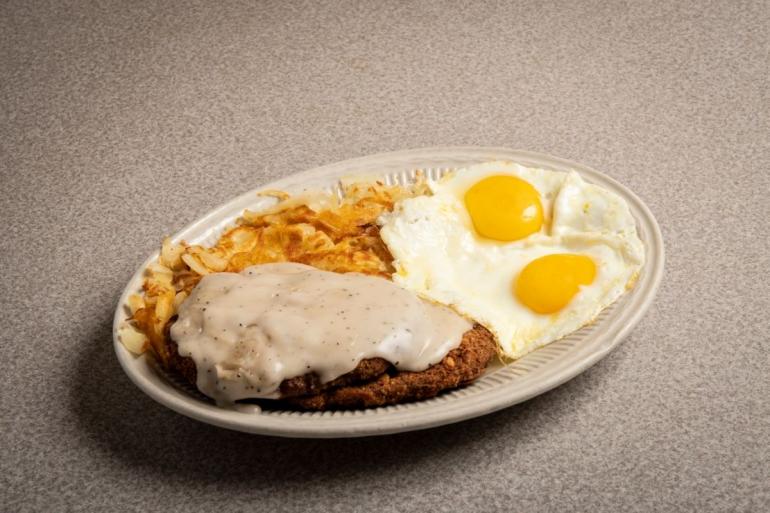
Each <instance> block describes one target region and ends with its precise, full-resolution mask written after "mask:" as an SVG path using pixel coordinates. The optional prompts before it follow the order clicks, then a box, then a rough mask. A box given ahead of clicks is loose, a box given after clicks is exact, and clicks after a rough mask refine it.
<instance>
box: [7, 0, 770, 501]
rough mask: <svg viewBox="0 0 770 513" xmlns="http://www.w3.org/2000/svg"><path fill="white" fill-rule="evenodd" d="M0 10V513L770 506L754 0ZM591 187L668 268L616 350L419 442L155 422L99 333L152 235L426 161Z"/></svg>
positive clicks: (768, 263)
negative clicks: (446, 153)
mask: <svg viewBox="0 0 770 513" xmlns="http://www.w3.org/2000/svg"><path fill="white" fill-rule="evenodd" d="M461 4H466V2H446V3H443V2H414V3H407V2H364V3H361V2H326V3H318V2H306V3H297V2H278V1H276V2H270V1H262V2H222V3H220V2H210V3H208V2H201V3H194V4H193V3H191V4H181V3H174V4H173V5H172V3H167V2H146V3H145V2H106V3H98V4H96V3H93V4H92V3H85V2H83V3H79V2H73V3H70V2H67V3H64V2H50V3H44V2H26V1H10V2H3V4H2V6H0V72H1V75H0V77H1V78H0V102H1V106H2V108H1V109H0V180H1V183H0V185H1V186H2V199H1V200H0V218H1V219H2V221H3V226H4V228H3V232H2V237H0V255H2V267H1V268H0V269H1V270H0V273H1V274H0V276H1V277H2V281H1V282H0V301H1V302H2V305H1V308H0V311H2V329H0V358H1V359H2V371H0V380H1V384H2V393H1V395H0V401H1V406H2V408H1V410H2V426H0V510H3V511H9V512H21V511H76V510H77V511H108V510H110V511H111V510H115V511H151V510H156V511H194V510H209V511H214V510H216V511H221V512H229V511H251V510H254V511H300V510H313V511H338V512H339V511H393V512H403V511H410V510H413V511H653V510H655V511H700V512H703V511H767V510H768V509H770V484H768V468H770V454H769V452H768V451H769V448H770V372H768V368H769V365H768V364H770V358H769V357H768V354H770V313H769V312H770V293H769V287H770V282H769V281H768V271H769V270H770V243H769V242H768V241H770V236H769V235H768V231H770V230H769V229H770V223H769V222H768V219H769V218H770V200H769V199H768V198H769V197H770V143H769V138H768V134H770V116H769V114H770V108H769V106H770V80H769V78H768V77H769V74H768V69H770V38H769V37H768V30H767V28H768V26H770V6H768V3H767V2H762V1H758V2H728V1H723V2H696V1H685V2H671V3H667V2H657V1H649V2H646V1H643V2H615V1H612V2H604V1H580V2H567V1H565V2H550V1H546V2H536V1H531V2H499V3H467V4H468V5H466V6H461ZM439 145H443V146H447V145H484V146H506V147H515V148H522V149H529V150H535V151H540V152H545V153H550V154H554V155H558V156H562V157H565V158H569V159H572V160H577V161H580V162H583V163H585V164H588V165H589V166H592V167H594V168H596V169H599V170H601V171H603V172H605V173H607V174H609V175H611V176H613V177H614V178H616V179H618V180H620V181H621V182H622V183H624V184H625V185H627V186H629V187H630V188H631V189H633V190H634V191H635V192H636V193H637V194H638V195H639V196H640V197H641V198H643V199H644V200H645V201H646V202H647V204H648V205H649V206H650V208H651V209H652V210H653V212H654V214H655V215H656V216H657V218H658V220H659V222H660V225H661V228H662V230H663V234H664V238H665V241H666V249H667V268H666V273H665V277H664V281H663V283H662V286H661V289H660V292H659V295H658V298H657V300H656V301H655V304H654V305H653V307H652V308H651V310H650V311H649V313H648V314H647V316H646V317H645V318H644V320H643V321H642V322H641V324H639V326H638V327H637V328H636V329H635V330H634V331H633V333H632V334H631V336H629V337H628V339H627V340H626V342H625V344H623V345H622V346H621V347H620V348H619V349H618V350H617V351H615V352H613V353H612V354H611V355H610V356H609V357H607V358H606V359H605V360H603V361H602V362H600V363H599V364H597V365H596V366H595V367H593V368H592V369H590V370H589V371H588V372H586V373H584V374H583V375H581V376H579V377H578V378H576V379H574V380H572V381H570V382H569V383H567V384H565V385H563V386H561V387H559V388H558V389H556V390H554V391H552V392H549V393H547V394H544V395H542V396H540V397H538V398H536V399H533V400H531V401H529V402H527V403H525V404H522V405H519V406H516V407H512V408H509V409H507V410H504V411H501V412H498V413H495V414H492V415H489V416H486V417H483V418H479V419H476V420H472V421H468V422H464V423H462V424H459V425H454V426H447V427H443V428H440V429H434V430H429V431H424V432H415V433H409V434H403V435H396V436H388V437H382V438H370V439H356V440H326V441H324V440H284V439H274V438H266V437H259V436H249V435H245V434H240V433H235V432H229V431H225V430H221V429H217V428H214V427H211V426H207V425H204V424H201V423H198V422H195V421H193V420H190V419H188V418H185V417H182V416H180V415H177V414H176V413H173V412H171V411H169V410H167V409H165V408H164V407H162V406H160V405H159V404H156V403H155V402H153V401H152V400H151V399H149V398H148V397H146V396H145V395H144V394H142V393H141V392H140V391H139V390H138V389H137V388H136V387H135V386H134V385H132V384H131V383H130V382H129V380H128V379H127V378H126V376H125V375H124V374H123V373H122V371H121V369H120V367H119V366H118V363H117V361H116V359H115V356H114V354H113V351H112V342H111V333H110V321H111V318H112V314H113V310H114V307H115V305H116V302H117V299H118V296H119V294H120V292H121V290H122V288H123V286H124V284H125V283H126V282H127V280H128V279H129V277H130V276H131V274H132V273H133V272H134V270H135V268H136V267H137V266H138V265H139V264H140V262H141V261H142V260H143V259H144V258H145V256H146V255H147V254H148V253H149V252H150V251H151V250H153V249H154V248H155V247H156V245H157V244H158V241H159V240H160V239H161V237H162V236H163V235H164V234H168V233H171V232H173V231H175V230H177V229H179V228H180V227H182V226H183V225H185V224H186V223H187V222H188V221H190V220H192V219H195V218H197V217H198V216H200V215H201V214H203V213H205V212H206V211H208V210H209V209H211V208H212V207H213V206H215V205H218V204H220V203H223V202H224V201H226V200H228V199H230V198H231V197H233V196H235V195H237V194H239V193H241V192H243V191H245V190H248V189H251V188H254V187H256V186H258V185H259V184H261V183H264V182H265V181H268V180H271V179H274V178H277V177H280V176H284V175H286V174H288V173H292V172H294V171H299V170H304V169H307V168H310V167H314V166H316V165H320V164H324V163H329V162H334V161H337V160H340V159H344V158H349V157H354V156H361V155H366V154H370V153H375V152H382V151H389V150H396V149H405V148H415V147H424V146H439Z"/></svg>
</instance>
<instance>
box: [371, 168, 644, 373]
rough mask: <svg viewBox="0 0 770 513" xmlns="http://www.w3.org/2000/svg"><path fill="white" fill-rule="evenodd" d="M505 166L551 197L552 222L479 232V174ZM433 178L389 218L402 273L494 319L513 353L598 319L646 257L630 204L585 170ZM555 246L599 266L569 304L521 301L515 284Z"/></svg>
mask: <svg viewBox="0 0 770 513" xmlns="http://www.w3.org/2000/svg"><path fill="white" fill-rule="evenodd" d="M502 174H508V175H512V176H516V177H519V178H521V179H523V180H525V181H527V182H529V183H530V184H532V185H533V186H534V187H535V188H536V189H537V190H538V192H539V193H540V195H541V202H542V204H543V211H544V217H545V222H544V224H543V228H542V229H541V230H540V231H539V232H537V233H535V234H532V235H530V236H529V237H526V238H524V239H521V240H517V241H513V242H500V241H494V240H490V239H486V238H483V237H481V236H479V235H478V234H477V233H476V232H475V230H474V229H473V223H472V221H471V218H470V216H469V214H468V212H467V210H466V209H465V204H464V200H463V197H464V194H465V191H467V190H468V189H469V188H470V187H471V186H473V185H474V184H475V183H477V182H478V181H479V180H481V179H483V178H485V177H487V176H493V175H502ZM430 187H431V190H432V192H433V194H432V195H431V196H418V197H415V198H410V199H405V200H402V201H400V202H398V203H397V204H396V205H395V207H394V210H393V212H391V213H388V214H384V215H383V216H382V217H381V218H380V220H379V223H380V226H381V229H380V234H381V236H382V239H383V241H384V242H385V244H386V245H387V246H388V249H389V250H390V252H391V253H392V255H393V257H394V258H395V261H394V266H395V268H396V273H394V275H393V280H394V281H395V282H396V283H398V284H400V285H401V286H403V287H406V288H408V289H411V290H414V291H415V292H417V293H418V294H420V295H421V296H423V297H425V298H428V299H431V300H433V301H436V302H439V303H442V304H445V305H449V306H451V307H453V308H454V309H455V310H457V311H458V312H460V313H462V314H464V315H466V316H468V317H470V318H472V319H474V320H475V321H477V322H479V323H481V324H483V325H484V326H486V327H487V328H488V329H489V330H490V331H492V333H494V334H495V336H496V337H497V340H498V342H499V344H500V348H501V351H502V352H503V354H504V355H506V356H507V357H510V358H520V357H521V356H524V355H525V354H527V353H528V352H530V351H532V350H534V349H536V348H538V347H540V346H543V345H545V344H547V343H549V342H552V341H554V340H557V339H559V338H561V337H563V336H565V335H567V334H569V333H571V332H573V331H575V330H577V329H579V328H580V327H581V326H583V325H585V324H587V323H589V322H591V321H592V320H593V319H594V318H595V317H596V316H597V315H598V314H599V313H600V312H601V310H602V309H604V308H605V307H606V306H608V305H609V304H611V303H612V302H614V301H615V300H616V299H617V298H618V297H619V296H620V295H621V294H623V292H624V291H625V290H626V288H627V287H628V286H630V285H631V284H632V283H633V281H634V280H635V278H636V276H637V275H638V273H639V270H640V269H641V266H642V265H643V263H644V247H643V245H642V242H641V241H640V240H639V237H638V235H637V233H636V226H635V223H634V219H633V217H632V215H631V213H630V211H629V208H628V205H627V204H626V203H625V201H624V200H623V199H622V198H620V197H619V196H617V195H616V194H614V193H612V192H610V191H607V190H606V189H603V188H601V187H598V186H596V185H592V184H588V183H586V182H585V181H583V179H582V178H581V177H580V176H579V175H578V174H577V173H574V172H572V173H560V172H554V171H549V170H544V169H533V168H528V167H525V166H522V165H519V164H513V163H506V162H492V163H486V164H482V165H478V166H472V167H469V168H465V169H462V170H458V171H457V172H455V173H452V174H451V175H449V176H447V177H444V178H443V179H442V180H440V181H438V182H434V183H431V184H430ZM552 253H576V254H582V255H587V256H590V257H591V258H592V259H593V261H594V263H595V264H596V271H597V272H596V277H595V279H594V281H593V283H592V284H590V285H588V286H583V287H581V289H580V291H579V292H578V293H577V294H576V296H575V297H574V298H573V299H572V301H570V303H569V304H568V305H567V306H566V307H565V308H564V309H562V310H561V311H559V312H556V313H553V314H549V315H541V314H537V313H535V312H533V311H532V310H530V309H529V308H528V307H526V306H525V305H523V304H522V303H520V302H519V300H518V299H517V298H516V296H515V295H514V293H513V283H514V280H515V278H516V277H517V276H518V274H519V273H520V272H521V270H522V269H523V268H524V266H526V265H527V264H528V263H530V262H531V261H532V260H534V259H536V258H539V257H542V256H545V255H548V254H552Z"/></svg>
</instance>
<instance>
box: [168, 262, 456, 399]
mask: <svg viewBox="0 0 770 513" xmlns="http://www.w3.org/2000/svg"><path fill="white" fill-rule="evenodd" d="M178 314H179V318H178V319H177V321H176V322H175V323H174V325H173V326H171V337H172V338H173V339H174V340H175V341H176V343H177V345H178V347H179V354H180V355H182V356H189V357H191V358H192V359H193V360H194V361H195V366H196V369H197V373H198V382H197V385H198V388H199V389H200V391H201V392H203V393H204V394H206V395H207V396H209V397H211V398H213V399H215V400H216V401H218V402H220V403H233V402H235V401H237V400H238V399H245V398H276V397H278V396H279V395H280V393H279V386H280V384H281V382H282V381H283V380H285V379H288V378H293V377H295V376H300V375H303V374H307V373H309V372H314V373H316V374H317V375H318V376H319V377H320V378H321V381H322V382H324V383H325V382H328V381H331V380H333V379H335V378H337V377H339V376H341V375H343V374H345V373H347V372H350V371H352V370H353V369H354V368H355V367H356V366H357V365H358V363H359V362H360V361H361V360H362V359H366V358H374V357H381V358H384V359H386V360H388V361H389V362H392V363H393V364H394V365H395V366H396V368H398V369H400V370H409V371H421V370H425V369H426V368H428V367H429V366H430V365H432V364H434V363H437V362H439V361H441V359H442V358H443V357H444V356H446V354H447V353H448V352H449V351H451V350H452V349H454V348H456V347H457V346H458V345H459V344H460V341H461V339H462V336H463V333H465V332H466V331H467V330H469V329H470V328H471V324H470V323H469V322H468V321H467V320H465V319H464V318H463V317H461V316H459V315H458V314H456V313H454V312H453V311H452V310H450V309H448V308H446V307H443V306H440V305H436V304H433V303H429V302H427V301H423V300H421V299H419V298H418V297H417V296H416V295H414V293H412V292H410V291H407V290H405V289H402V288H401V287H399V286H398V285H395V284H394V283H392V282H390V281H388V280H385V279H383V278H376V277H372V276H366V275H363V274H358V273H349V274H339V273H332V272H327V271H321V270H319V269H315V268H313V267H310V266H307V265H302V264H294V263H278V264H264V265H255V266H253V267H249V268H248V269H245V270H244V271H242V272H241V273H238V274H236V273H216V274H210V275H207V276H205V277H203V279H201V281H200V282H199V283H198V285H197V286H196V287H195V288H194V289H193V291H192V293H191V294H190V296H189V297H188V298H187V299H186V300H185V301H184V302H183V303H182V304H181V305H180V307H179V312H178Z"/></svg>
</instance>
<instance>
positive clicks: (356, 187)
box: [120, 175, 428, 365]
mask: <svg viewBox="0 0 770 513" xmlns="http://www.w3.org/2000/svg"><path fill="white" fill-rule="evenodd" d="M342 192H343V194H342V198H341V199H339V198H337V197H336V196H334V195H332V194H322V193H313V194H306V195H302V196H296V197H290V196H289V195H288V194H286V193H284V192H281V191H264V192H262V193H260V195H262V196H272V197H276V198H277V199H278V200H279V202H278V203H277V204H276V205H274V206H272V207H270V208H268V209H266V210H263V211H261V212H252V211H249V210H246V211H244V212H243V214H242V215H241V217H240V218H239V219H238V220H237V222H236V225H235V226H234V227H232V228H230V229H229V230H227V231H226V232H225V233H224V234H223V235H222V236H221V237H220V239H219V241H217V243H216V245H215V246H214V247H211V248H206V247H203V246H197V245H193V246H189V245H187V244H186V243H184V242H180V243H178V244H174V243H172V242H171V239H170V238H168V237H167V238H165V239H164V240H163V244H162V246H161V252H160V257H159V259H158V262H156V263H153V264H151V265H150V266H148V268H147V272H146V276H145V279H144V284H143V289H144V294H143V295H142V296H136V295H134V296H131V298H130V299H129V304H130V310H131V314H132V316H131V318H130V319H129V323H128V324H127V326H125V327H123V328H121V331H120V336H121V340H122V341H123V343H124V345H126V347H127V348H128V349H129V350H131V351H132V352H134V353H137V354H138V353H141V352H143V351H144V350H146V349H148V348H149V349H151V350H152V352H153V353H154V354H155V356H156V357H158V358H159V359H160V361H161V363H163V364H164V365H165V364H166V363H167V361H168V357H169V355H168V354H167V349H166V337H167V336H168V326H169V325H170V321H171V320H172V319H173V317H174V315H176V311H177V308H179V305H180V304H181V303H182V301H184V299H185V298H186V297H187V296H188V295H189V294H190V291H191V290H192V289H193V287H195V285H196V284H197V283H198V281H200V279H201V278H202V277H203V276H205V275H207V274H210V273H216V272H223V271H227V272H240V271H242V270H243V269H245V268H247V267H249V266H252V265H256V264H263V263H269V262H298V263H303V264H307V265H311V266H314V267H317V268H319V269H324V270H327V271H333V272H360V273H364V274H370V275H375V276H382V277H386V278H387V277H389V276H390V275H391V274H392V273H393V266H392V261H393V257H392V256H391V255H390V252H389V251H388V249H387V247H386V246H385V244H384V243H383V242H382V239H381V238H380V235H379V228H378V226H377V224H376V220H377V218H378V217H379V216H380V214H382V213H383V212H387V211H390V210H392V209H393V204H394V203H395V202H396V201H398V200H400V199H402V198H408V197H412V196H417V195H421V194H427V193H428V188H427V185H426V183H425V181H424V179H423V178H422V176H421V175H418V179H417V181H416V183H415V184H414V185H411V186H409V187H401V186H386V185H384V184H383V183H382V182H366V183H351V184H347V185H345V184H343V191H342ZM124 335H125V336H124Z"/></svg>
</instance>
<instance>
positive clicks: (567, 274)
mask: <svg viewBox="0 0 770 513" xmlns="http://www.w3.org/2000/svg"><path fill="white" fill-rule="evenodd" d="M595 277H596V264H594V261H593V260H591V258H589V257H587V256H585V255H571V254H566V253H565V254H561V253H559V254H554V255H546V256H544V257H540V258H536V259H535V260H533V261H531V262H530V263H529V264H527V265H526V266H525V267H524V269H523V270H522V271H521V273H520V274H519V276H518V278H517V279H516V280H515V282H514V286H513V288H514V292H515V294H516V297H517V298H519V301H521V302H522V303H524V304H525V305H526V306H528V307H529V308H530V309H531V310H533V311H535V312H537V313H539V314H550V313H554V312H558V311H559V310H561V309H562V308H564V307H565V306H567V304H568V303H569V302H570V301H572V298H573V297H574V296H575V294H577V293H578V291H579V290H580V286H581V285H590V284H591V283H593V281H594V278H595Z"/></svg>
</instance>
